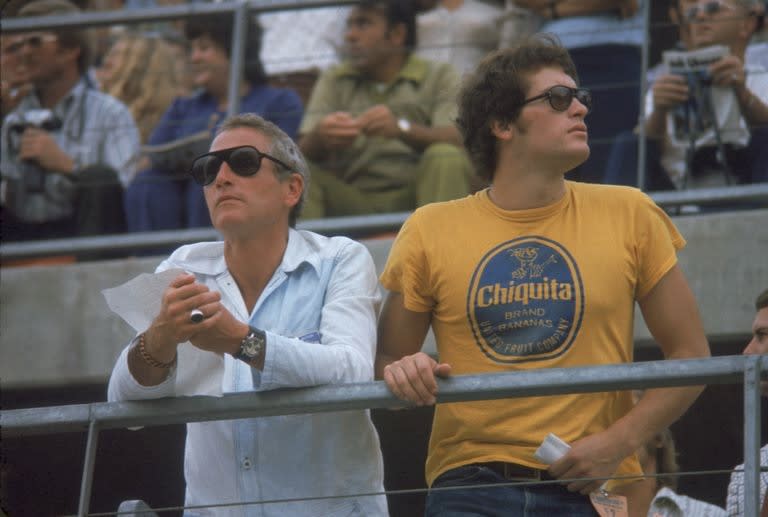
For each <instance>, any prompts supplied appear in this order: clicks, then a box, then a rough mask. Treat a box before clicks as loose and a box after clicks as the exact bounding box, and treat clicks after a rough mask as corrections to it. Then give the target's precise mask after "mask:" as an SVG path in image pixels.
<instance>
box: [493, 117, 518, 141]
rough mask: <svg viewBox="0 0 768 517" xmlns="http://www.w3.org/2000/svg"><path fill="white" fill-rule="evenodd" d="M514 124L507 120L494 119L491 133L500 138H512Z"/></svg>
mask: <svg viewBox="0 0 768 517" xmlns="http://www.w3.org/2000/svg"><path fill="white" fill-rule="evenodd" d="M514 131H515V129H514V125H513V124H512V123H511V122H509V121H505V122H502V121H500V120H494V121H493V122H491V133H492V134H493V136H495V137H496V138H497V139H499V140H510V139H511V138H512V137H513V136H514Z"/></svg>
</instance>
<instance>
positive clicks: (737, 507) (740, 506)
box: [725, 289, 768, 517]
mask: <svg viewBox="0 0 768 517" xmlns="http://www.w3.org/2000/svg"><path fill="white" fill-rule="evenodd" d="M755 310H756V311H757V314H755V320H754V321H753V323H752V339H751V340H750V342H749V343H748V344H747V347H746V348H745V349H744V353H745V354H768V289H766V290H764V291H763V292H762V293H760V295H759V296H758V297H757V300H755ZM763 364H765V361H763ZM760 390H761V392H762V394H763V397H768V381H762V383H761V385H760ZM760 466H761V467H762V468H763V469H767V468H768V444H766V445H763V448H762V449H760ZM767 489H768V471H766V470H763V471H762V472H761V473H760V501H762V505H763V513H761V515H766V509H768V497H766V490H767ZM725 509H726V511H727V512H728V515H729V516H731V517H737V516H738V517H741V516H743V515H744V465H743V464H742V465H738V466H737V467H736V468H735V469H733V472H732V473H731V481H730V483H728V496H727V498H726V501H725Z"/></svg>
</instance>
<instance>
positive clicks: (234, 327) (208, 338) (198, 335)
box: [189, 302, 249, 354]
mask: <svg viewBox="0 0 768 517" xmlns="http://www.w3.org/2000/svg"><path fill="white" fill-rule="evenodd" d="M200 310H201V311H203V314H204V315H205V319H204V320H203V321H201V322H200V323H197V324H195V325H197V329H198V331H197V332H195V333H194V335H192V337H191V338H190V340H189V341H190V342H191V343H192V344H193V345H194V346H196V347H197V348H199V349H200V350H207V351H209V352H215V353H217V354H234V353H236V352H237V351H238V350H239V348H240V342H241V341H242V340H243V338H244V337H245V336H246V334H248V330H249V329H248V325H247V324H246V323H243V322H242V321H240V320H238V319H236V318H235V317H234V316H233V315H232V313H231V312H229V311H228V310H227V309H226V308H225V307H224V306H223V305H222V304H221V303H220V302H214V303H209V304H207V305H205V306H203V307H200Z"/></svg>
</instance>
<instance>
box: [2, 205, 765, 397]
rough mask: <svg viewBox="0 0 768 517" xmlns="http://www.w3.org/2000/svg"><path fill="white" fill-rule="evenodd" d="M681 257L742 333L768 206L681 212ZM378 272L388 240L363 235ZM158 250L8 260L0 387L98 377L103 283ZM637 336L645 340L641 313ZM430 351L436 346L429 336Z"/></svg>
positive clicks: (696, 283) (730, 330) (120, 326)
mask: <svg viewBox="0 0 768 517" xmlns="http://www.w3.org/2000/svg"><path fill="white" fill-rule="evenodd" d="M675 222H676V224H677V225H678V227H679V229H680V230H681V232H682V233H683V235H684V236H685V237H686V239H687V240H688V246H687V247H686V248H685V249H684V250H683V251H682V252H681V254H680V261H681V266H682V268H683V270H684V271H685V273H686V275H687V276H688V278H689V281H690V283H691V286H692V288H693V290H694V292H695V294H696V296H697V298H698V301H699V304H700V308H701V312H702V315H703V319H704V325H705V329H706V331H707V334H708V335H709V336H710V339H711V340H712V341H713V343H714V345H713V346H717V343H718V342H719V341H726V340H730V341H733V340H734V339H743V338H744V337H745V336H746V334H747V332H748V330H749V328H750V325H751V322H752V318H753V314H754V310H753V306H752V302H753V300H754V298H755V296H756V295H757V294H758V293H759V292H760V290H761V289H764V288H766V287H768V210H752V211H742V212H733V213H725V214H713V215H699V216H684V217H677V218H675ZM364 242H365V244H366V245H367V246H368V248H369V249H370V251H371V253H372V255H373V257H374V260H375V262H376V266H377V269H378V270H379V271H381V269H382V267H383V265H384V262H385V260H386V256H387V253H388V252H389V248H390V246H391V244H392V240H391V239H376V240H369V241H364ZM160 260H161V257H151V258H142V259H125V260H115V261H104V262H92V263H82V264H72V265H63V266H36V267H25V268H4V269H3V270H2V275H1V276H0V379H1V380H2V385H3V388H6V389H8V388H21V389H24V388H33V387H45V386H56V385H58V386H61V385H68V384H77V383H101V382H105V381H106V379H107V378H108V376H109V373H110V371H111V368H112V365H113V363H114V360H115V358H116V357H117V354H118V353H119V351H120V350H121V349H122V347H123V346H124V345H125V343H127V342H128V341H129V340H130V339H131V337H132V336H133V332H132V330H131V329H130V327H129V326H128V325H127V324H125V323H124V322H123V321H122V320H121V319H120V318H118V317H117V316H115V315H114V314H112V313H111V312H110V311H109V309H108V308H107V307H106V303H105V302H104V298H103V296H102V295H101V290H102V289H105V288H108V287H113V286H115V285H118V284H121V283H123V282H125V281H127V280H130V279H131V278H133V277H134V276H136V275H137V274H139V273H142V272H149V271H152V270H153V269H154V268H155V266H156V265H157V264H158V263H159V262H160ZM637 320H638V321H637V324H636V328H635V337H636V340H637V342H638V344H639V345H640V346H643V345H645V344H648V343H650V336H649V334H648V331H647V329H646V328H645V325H644V324H643V322H642V318H640V317H638V318H637ZM426 350H428V351H433V350H434V343H433V340H432V339H431V336H430V339H429V340H428V343H427V345H426Z"/></svg>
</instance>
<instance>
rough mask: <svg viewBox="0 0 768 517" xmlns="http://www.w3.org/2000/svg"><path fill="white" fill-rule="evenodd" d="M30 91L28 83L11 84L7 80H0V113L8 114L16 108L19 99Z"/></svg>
mask: <svg viewBox="0 0 768 517" xmlns="http://www.w3.org/2000/svg"><path fill="white" fill-rule="evenodd" d="M31 91H32V85H31V84H30V83H25V84H21V85H16V86H13V85H11V83H10V82H9V81H2V80H0V113H3V114H8V113H10V112H11V111H13V110H14V109H16V106H18V105H19V103H20V102H21V99H23V98H24V97H26V96H27V94H28V93H29V92H31Z"/></svg>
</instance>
